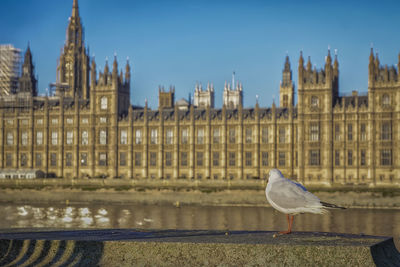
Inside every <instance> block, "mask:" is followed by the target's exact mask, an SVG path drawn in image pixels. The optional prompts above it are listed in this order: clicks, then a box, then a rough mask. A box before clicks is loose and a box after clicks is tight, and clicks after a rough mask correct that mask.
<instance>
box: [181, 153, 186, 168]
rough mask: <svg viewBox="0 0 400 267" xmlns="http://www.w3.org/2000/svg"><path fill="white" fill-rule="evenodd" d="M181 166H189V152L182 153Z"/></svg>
mask: <svg viewBox="0 0 400 267" xmlns="http://www.w3.org/2000/svg"><path fill="white" fill-rule="evenodd" d="M181 166H182V167H186V166H187V152H181Z"/></svg>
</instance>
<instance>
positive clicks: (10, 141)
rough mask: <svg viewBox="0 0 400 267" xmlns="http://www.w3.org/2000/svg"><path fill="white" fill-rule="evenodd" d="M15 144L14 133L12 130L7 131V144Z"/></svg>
mask: <svg viewBox="0 0 400 267" xmlns="http://www.w3.org/2000/svg"><path fill="white" fill-rule="evenodd" d="M13 144H14V135H13V133H12V132H8V133H7V145H9V146H12V145H13Z"/></svg>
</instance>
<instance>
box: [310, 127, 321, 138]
mask: <svg viewBox="0 0 400 267" xmlns="http://www.w3.org/2000/svg"><path fill="white" fill-rule="evenodd" d="M310 141H312V142H316V141H319V125H318V124H317V123H312V124H310Z"/></svg>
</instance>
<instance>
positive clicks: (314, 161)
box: [310, 150, 319, 166]
mask: <svg viewBox="0 0 400 267" xmlns="http://www.w3.org/2000/svg"><path fill="white" fill-rule="evenodd" d="M310 165H311V166H318V165H319V150H310Z"/></svg>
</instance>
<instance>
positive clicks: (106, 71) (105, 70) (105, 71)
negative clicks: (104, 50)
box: [104, 57, 110, 74]
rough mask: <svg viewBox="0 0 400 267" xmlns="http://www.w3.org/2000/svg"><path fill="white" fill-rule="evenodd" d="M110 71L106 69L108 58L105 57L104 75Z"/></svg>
mask: <svg viewBox="0 0 400 267" xmlns="http://www.w3.org/2000/svg"><path fill="white" fill-rule="evenodd" d="M109 71H110V69H109V68H108V57H106V65H105V66H104V74H108V73H109Z"/></svg>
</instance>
